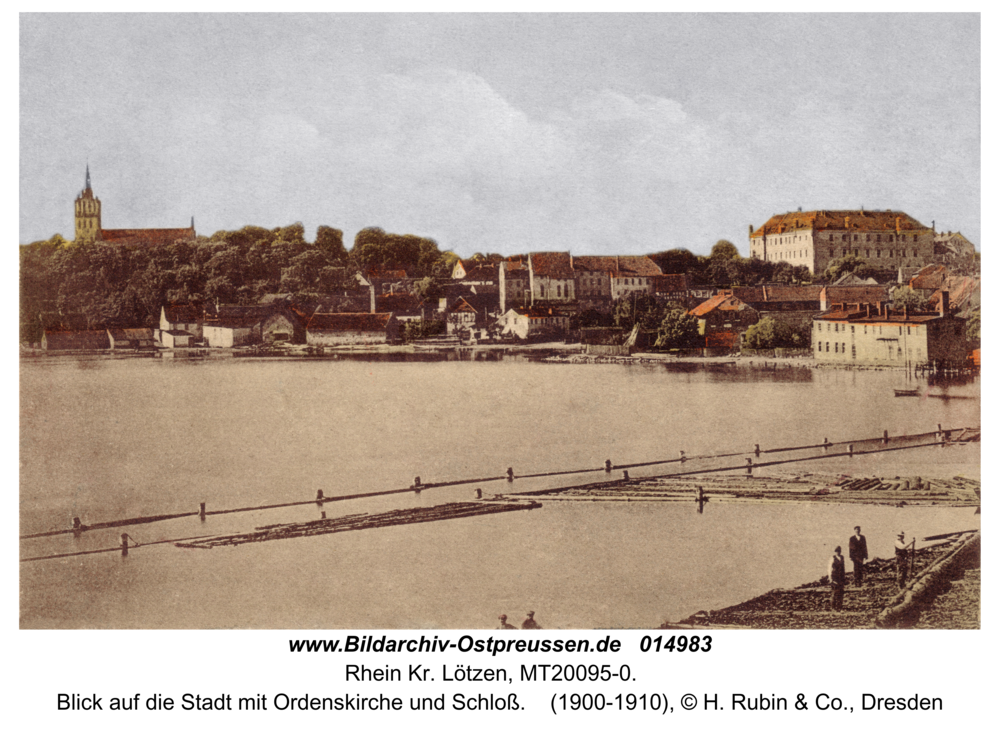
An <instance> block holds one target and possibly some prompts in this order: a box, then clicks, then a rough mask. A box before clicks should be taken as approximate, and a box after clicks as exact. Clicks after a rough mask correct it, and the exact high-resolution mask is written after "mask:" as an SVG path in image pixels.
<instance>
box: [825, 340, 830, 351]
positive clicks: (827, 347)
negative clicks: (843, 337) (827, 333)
mask: <svg viewBox="0 0 1000 729" xmlns="http://www.w3.org/2000/svg"><path fill="white" fill-rule="evenodd" d="M826 351H827V352H829V351H830V343H829V342H827V343H826Z"/></svg>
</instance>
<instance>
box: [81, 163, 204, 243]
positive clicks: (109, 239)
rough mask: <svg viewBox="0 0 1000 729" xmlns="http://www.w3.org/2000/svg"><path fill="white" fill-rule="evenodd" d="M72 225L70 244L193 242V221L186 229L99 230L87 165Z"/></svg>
mask: <svg viewBox="0 0 1000 729" xmlns="http://www.w3.org/2000/svg"><path fill="white" fill-rule="evenodd" d="M74 212H75V217H76V225H75V227H74V238H73V239H74V241H76V242H77V243H93V242H94V241H103V242H106V243H132V244H140V245H149V244H156V243H176V242H177V241H182V240H184V241H188V240H194V239H195V232H194V217H192V218H191V227H189V228H103V227H102V226H101V199H100V198H99V197H97V196H96V195H94V190H93V188H91V186H90V165H87V183H86V186H85V187H84V188H83V191H82V192H81V193H80V194H79V195H77V198H76V203H75V205H74Z"/></svg>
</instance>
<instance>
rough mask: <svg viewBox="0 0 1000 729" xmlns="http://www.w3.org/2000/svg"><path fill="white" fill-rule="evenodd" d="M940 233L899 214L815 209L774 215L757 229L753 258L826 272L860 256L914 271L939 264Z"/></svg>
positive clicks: (753, 237) (752, 236)
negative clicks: (832, 265) (840, 260)
mask: <svg viewBox="0 0 1000 729" xmlns="http://www.w3.org/2000/svg"><path fill="white" fill-rule="evenodd" d="M934 237H935V234H934V229H933V227H930V228H928V227H927V226H926V225H924V224H922V223H920V222H919V221H917V220H915V219H914V218H912V217H910V216H909V215H907V214H906V213H904V212H901V211H897V210H883V211H879V210H864V209H861V210H811V211H809V212H802V210H801V209H800V210H799V211H798V212H794V213H784V214H780V215H774V216H772V217H771V219H770V220H768V221H767V222H766V223H764V225H762V226H760V227H759V228H757V229H756V230H754V228H753V226H750V257H751V258H759V259H761V260H763V261H770V262H774V263H776V262H778V261H785V262H786V263H789V264H791V265H793V266H805V267H806V268H808V269H809V271H810V273H813V274H819V273H823V272H824V271H826V269H827V267H828V266H829V265H830V263H831V262H832V261H835V260H836V259H838V258H843V257H844V256H847V255H854V256H857V257H858V258H861V259H863V260H865V261H866V262H868V263H871V264H873V265H876V266H881V267H885V268H893V269H897V268H912V267H919V266H923V265H926V264H928V263H931V262H932V261H933V260H934Z"/></svg>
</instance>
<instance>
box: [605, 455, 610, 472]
mask: <svg viewBox="0 0 1000 729" xmlns="http://www.w3.org/2000/svg"><path fill="white" fill-rule="evenodd" d="M604 472H605V473H611V459H610V458H609V459H608V460H606V461H605V462H604Z"/></svg>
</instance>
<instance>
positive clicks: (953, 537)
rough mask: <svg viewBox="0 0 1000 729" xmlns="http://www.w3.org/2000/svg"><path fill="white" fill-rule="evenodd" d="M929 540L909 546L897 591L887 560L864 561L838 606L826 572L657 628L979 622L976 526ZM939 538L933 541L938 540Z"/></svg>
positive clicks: (924, 625) (968, 624)
mask: <svg viewBox="0 0 1000 729" xmlns="http://www.w3.org/2000/svg"><path fill="white" fill-rule="evenodd" d="M928 540H935V543H934V544H931V545H929V546H926V547H923V548H921V549H917V550H916V551H915V552H914V555H913V559H914V572H915V574H914V575H913V577H912V578H911V579H910V581H909V582H907V584H906V585H905V586H904V587H903V589H900V588H899V586H898V585H897V583H896V567H895V560H894V559H874V560H872V561H870V562H868V563H867V564H866V565H865V581H864V584H863V585H862V586H861V587H856V586H855V585H854V584H853V577H854V575H853V574H852V573H850V572H848V573H847V585H846V587H845V590H844V604H843V609H842V610H839V611H836V612H834V611H833V610H831V609H830V597H831V590H830V586H829V582H828V580H827V578H826V577H822V578H820V579H819V580H816V581H815V582H809V583H807V584H804V585H800V586H799V587H796V588H793V589H790V590H772V591H771V592H768V593H765V594H764V595H760V596H759V597H755V598H753V599H751V600H747V601H746V602H742V603H740V604H738V605H733V606H732V607H727V608H723V609H721V610H708V611H704V610H701V611H699V612H697V613H695V614H694V615H691V616H690V617H687V618H685V619H684V620H681V621H679V622H677V623H664V624H663V625H661V626H660V628H663V629H685V628H686V629H698V630H701V629H709V628H717V629H732V628H737V629H739V628H764V629H824V628H830V629H843V628H855V629H858V628H862V629H864V628H930V629H939V628H945V629H955V628H958V629H978V628H979V627H980V614H981V606H980V580H981V571H980V543H981V542H980V532H979V530H973V531H969V532H959V533H956V534H942V535H936V536H933V537H925V538H924V541H928ZM938 540H940V541H938Z"/></svg>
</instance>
